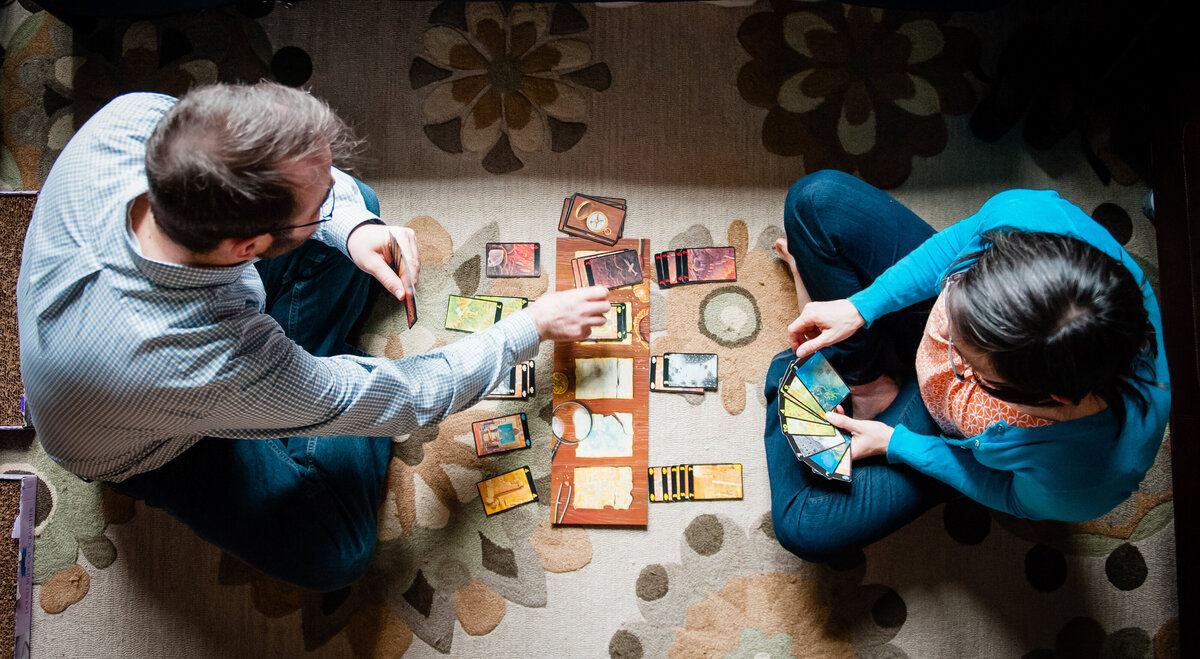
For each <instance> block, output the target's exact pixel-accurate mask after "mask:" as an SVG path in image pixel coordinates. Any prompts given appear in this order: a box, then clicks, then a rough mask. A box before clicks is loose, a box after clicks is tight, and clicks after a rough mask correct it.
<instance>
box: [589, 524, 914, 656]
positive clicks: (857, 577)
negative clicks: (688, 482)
mask: <svg viewBox="0 0 1200 659" xmlns="http://www.w3.org/2000/svg"><path fill="white" fill-rule="evenodd" d="M862 576H863V574H862V571H861V570H843V571H835V570H832V569H830V568H828V567H824V566H818V565H814V564H812V563H805V562H803V561H801V560H800V559H798V558H796V557H795V556H792V555H791V554H789V553H788V552H786V551H785V550H784V549H783V548H782V547H780V546H779V544H778V543H777V542H776V541H775V537H774V534H773V532H772V531H771V528H770V514H769V513H768V514H767V515H765V516H764V517H763V518H762V520H760V522H759V523H758V524H757V525H756V526H754V527H753V528H751V529H749V530H748V531H747V530H744V529H743V527H742V526H741V525H740V524H739V523H738V522H736V521H734V520H732V519H730V518H728V517H726V516H724V515H712V514H704V515H699V516H697V517H696V518H695V519H693V520H692V521H691V523H689V524H688V526H687V528H686V529H685V530H684V533H683V537H682V538H681V540H680V562H679V563H665V564H663V563H656V564H652V565H647V566H646V567H644V568H642V571H641V573H640V574H639V575H638V579H637V585H636V595H637V598H638V608H639V609H640V611H641V614H642V620H634V621H629V622H626V623H625V624H623V625H621V627H620V629H618V630H617V631H616V633H614V634H613V636H612V638H611V640H610V641H609V646H608V650H609V655H610V656H612V657H614V658H616V657H622V658H623V657H639V656H648V657H672V658H676V657H709V656H714V655H716V656H726V657H746V658H750V657H762V656H769V657H791V656H794V657H815V656H852V655H855V654H858V655H867V656H904V653H903V652H902V651H901V650H900V649H899V648H897V647H895V646H894V645H891V644H890V641H891V640H892V639H893V638H894V637H895V636H896V634H897V632H899V630H900V628H901V626H902V625H903V624H904V621H905V619H906V618H907V609H906V607H905V604H904V601H903V600H902V599H901V598H900V596H899V595H897V594H896V592H895V591H893V590H892V589H890V588H887V587H885V586H879V585H868V586H863V585H861V583H860V582H861V580H862Z"/></svg>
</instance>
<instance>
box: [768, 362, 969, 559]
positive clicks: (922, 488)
mask: <svg viewBox="0 0 1200 659" xmlns="http://www.w3.org/2000/svg"><path fill="white" fill-rule="evenodd" d="M794 357H795V355H794V354H792V351H791V350H784V351H783V352H781V353H779V354H778V355H776V356H775V358H774V359H773V360H772V361H771V367H770V369H768V371H767V385H766V390H765V392H764V393H765V394H766V397H767V425H766V448H767V472H768V476H769V477H770V481H771V520H772V524H773V526H774V528H775V537H776V538H777V539H778V540H779V543H780V544H782V545H783V546H784V548H785V549H787V550H788V551H790V552H792V553H793V554H796V555H797V556H799V557H800V558H803V559H804V560H807V561H815V562H822V561H828V560H830V559H833V558H837V557H838V556H840V555H843V554H844V553H846V552H850V551H854V550H857V549H860V548H862V547H865V546H867V545H869V544H871V543H873V542H875V541H876V540H879V539H881V538H883V537H884V536H886V535H888V534H890V533H892V532H893V531H895V530H896V529H899V528H900V527H902V526H904V525H905V524H908V523H909V522H911V521H912V520H914V519H916V518H917V517H919V516H921V514H922V513H924V512H925V511H926V510H929V509H930V508H932V507H934V506H936V505H937V504H939V503H943V502H945V501H947V500H949V499H950V498H952V497H953V496H955V494H956V492H955V491H954V489H953V488H951V487H950V486H948V485H946V484H944V483H942V482H941V481H939V480H936V479H934V478H931V477H929V476H926V475H924V474H922V473H920V472H918V471H916V470H915V469H913V468H911V467H908V466H906V465H894V464H888V462H887V461H886V459H885V458H884V457H883V456H878V457H873V458H868V459H866V460H859V461H857V462H855V463H854V466H853V472H852V479H853V481H852V482H850V483H841V482H837V481H831V480H828V479H826V478H825V477H823V476H818V475H817V474H815V473H813V471H812V470H811V469H809V468H808V466H807V465H805V464H803V463H801V462H800V461H799V460H797V459H796V455H795V454H794V453H792V448H791V445H790V444H788V441H787V438H785V437H784V436H783V430H782V429H781V428H780V426H779V400H778V396H777V394H778V391H779V380H780V378H782V377H783V374H784V372H785V371H787V365H788V363H789V362H791V361H792V359H793V358H794ZM877 420H878V421H882V422H883V423H887V424H888V425H892V426H894V425H896V424H898V423H902V424H904V426H905V427H906V428H910V429H912V430H913V431H914V432H918V433H923V434H937V432H938V429H937V424H936V423H934V421H933V419H932V418H931V417H930V416H929V412H927V411H926V410H925V404H924V403H923V402H922V401H921V394H920V392H919V391H918V390H917V384H916V380H910V381H909V382H908V383H906V384H905V385H904V386H903V387H901V390H900V394H899V395H898V396H896V400H895V401H894V402H893V403H892V404H891V406H889V407H888V409H887V410H886V411H885V412H884V413H883V414H881V415H880V416H879V417H877Z"/></svg>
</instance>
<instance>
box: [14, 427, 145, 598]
mask: <svg viewBox="0 0 1200 659" xmlns="http://www.w3.org/2000/svg"><path fill="white" fill-rule="evenodd" d="M0 473H4V474H34V475H35V476H37V479H38V480H37V506H36V514H35V517H34V524H35V526H34V534H35V536H36V538H37V540H36V542H35V545H34V555H35V556H36V557H37V559H36V560H35V561H34V563H33V582H34V583H35V584H55V583H57V584H61V585H62V587H61V588H55V587H54V586H53V585H48V586H47V587H49V588H50V589H51V591H53V592H52V593H51V595H52V596H51V599H52V600H53V601H55V602H56V603H57V606H55V608H56V609H57V610H54V611H47V612H49V613H60V612H62V610H64V609H66V608H67V607H68V606H70V605H71V604H74V603H76V602H78V601H79V600H81V599H82V598H83V596H84V595H86V594H87V590H86V588H84V589H75V588H74V587H73V585H72V584H74V583H77V582H78V579H69V578H64V577H60V578H59V579H58V580H57V581H56V580H55V577H56V575H75V574H78V573H79V571H80V570H82V569H83V568H82V567H81V566H80V565H79V560H80V558H81V557H82V558H83V559H85V560H86V561H87V563H88V564H89V565H91V566H92V567H94V568H97V569H101V570H103V569H105V568H107V567H108V566H110V565H112V564H113V562H114V561H116V559H117V548H116V546H115V545H114V544H113V542H112V540H110V539H109V538H108V536H107V535H105V530H106V529H107V527H108V525H109V523H118V522H125V521H128V520H129V518H130V517H132V506H131V505H130V504H131V503H132V501H131V500H130V499H128V498H127V497H121V496H120V495H116V494H113V493H112V492H111V491H110V490H108V489H107V488H106V487H104V486H102V485H101V484H99V483H88V482H86V481H83V480H81V479H79V478H78V477H76V476H75V475H73V474H71V473H69V472H67V471H66V470H65V469H63V468H62V467H60V466H58V463H56V462H54V460H52V459H50V456H48V455H46V452H45V451H44V450H42V446H41V444H39V443H37V442H30V443H29V444H28V445H25V444H24V443H21V445H19V446H11V447H8V446H6V447H5V448H4V450H0ZM85 574H86V573H85Z"/></svg>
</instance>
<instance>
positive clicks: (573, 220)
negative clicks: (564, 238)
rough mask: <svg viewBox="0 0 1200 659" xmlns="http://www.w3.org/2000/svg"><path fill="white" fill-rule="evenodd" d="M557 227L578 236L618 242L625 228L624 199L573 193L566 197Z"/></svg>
mask: <svg viewBox="0 0 1200 659" xmlns="http://www.w3.org/2000/svg"><path fill="white" fill-rule="evenodd" d="M558 230H559V231H562V232H563V233H566V234H570V235H572V236H575V237H577V238H587V239H588V240H594V241H596V242H598V243H603V244H605V245H615V244H617V241H618V240H620V239H621V233H622V232H623V231H624V230H625V200H624V199H617V198H615V197H589V196H587V195H583V194H574V195H571V196H570V197H567V198H566V199H564V200H563V209H562V216H561V217H559V218H558Z"/></svg>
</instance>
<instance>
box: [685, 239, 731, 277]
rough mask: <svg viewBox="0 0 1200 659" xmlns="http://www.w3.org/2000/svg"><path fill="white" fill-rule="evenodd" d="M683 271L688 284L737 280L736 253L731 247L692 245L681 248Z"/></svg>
mask: <svg viewBox="0 0 1200 659" xmlns="http://www.w3.org/2000/svg"><path fill="white" fill-rule="evenodd" d="M683 264H684V268H683V271H684V272H686V273H687V280H688V283H689V284H696V283H700V282H706V281H737V255H736V253H735V251H734V249H733V248H732V247H692V248H689V249H685V250H683Z"/></svg>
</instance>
